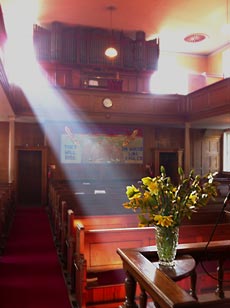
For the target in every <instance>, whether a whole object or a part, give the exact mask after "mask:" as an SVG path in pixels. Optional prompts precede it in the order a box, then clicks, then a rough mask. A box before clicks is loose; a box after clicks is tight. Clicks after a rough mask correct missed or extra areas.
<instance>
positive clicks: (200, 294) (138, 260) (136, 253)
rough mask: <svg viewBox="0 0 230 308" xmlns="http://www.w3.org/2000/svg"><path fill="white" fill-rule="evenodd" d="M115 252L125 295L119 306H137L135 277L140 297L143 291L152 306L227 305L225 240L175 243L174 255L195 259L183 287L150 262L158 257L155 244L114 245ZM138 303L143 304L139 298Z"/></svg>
mask: <svg viewBox="0 0 230 308" xmlns="http://www.w3.org/2000/svg"><path fill="white" fill-rule="evenodd" d="M118 254H119V255H120V257H121V258H122V260H123V265H124V269H125V271H126V272H127V281H126V288H127V297H126V301H125V303H124V305H123V306H122V308H128V307H137V304H136V302H135V299H134V295H135V281H137V282H139V284H140V287H141V289H142V297H143V294H144V296H145V292H147V293H148V294H149V295H150V297H151V298H152V300H153V302H154V304H155V306H156V307H208V308H217V307H229V305H230V291H229V287H230V271H229V270H228V269H230V268H229V267H228V269H227V267H225V266H229V264H230V262H229V260H230V241H229V240H224V241H213V242H210V243H209V245H208V244H207V242H199V243H190V244H180V245H179V246H178V250H177V257H180V256H182V255H190V256H192V257H193V258H194V259H195V262H196V267H195V271H194V272H193V273H192V275H191V277H190V280H191V284H190V286H189V288H188V289H187V290H186V287H185V284H183V281H180V282H178V283H175V282H174V281H172V280H171V279H169V277H167V276H166V275H165V274H164V272H162V271H161V270H160V269H159V268H156V267H155V266H154V265H153V262H154V261H156V260H157V259H158V258H157V251H156V247H155V246H152V247H144V248H140V249H118ZM215 263H216V264H217V265H216V266H215V265H214V264H215ZM151 266H152V269H151ZM205 277H206V278H205ZM207 277H209V278H207ZM166 278H167V279H166ZM186 279H187V278H186ZM178 285H179V288H178ZM204 289H206V290H204ZM159 290H160V292H159ZM185 291H187V292H186V293H185ZM141 300H142V299H141ZM140 307H141V308H144V307H147V306H146V305H145V304H144V305H143V304H142V301H140Z"/></svg>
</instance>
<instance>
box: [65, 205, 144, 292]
mask: <svg viewBox="0 0 230 308" xmlns="http://www.w3.org/2000/svg"><path fill="white" fill-rule="evenodd" d="M63 206H65V205H63ZM64 213H65V210H64V211H63V215H64ZM67 215H68V218H67V225H66V226H65V225H64V226H63V232H62V239H61V256H62V257H63V263H64V267H65V268H66V270H67V277H68V279H69V281H70V283H71V287H72V289H74V286H73V284H74V277H73V264H74V255H75V248H76V230H77V228H78V225H79V223H80V224H82V225H84V230H95V229H115V228H135V227H137V225H138V217H137V215H134V214H128V215H119V214H118V215H97V216H77V215H75V214H74V212H73V210H71V209H68V210H67ZM63 221H65V219H63Z"/></svg>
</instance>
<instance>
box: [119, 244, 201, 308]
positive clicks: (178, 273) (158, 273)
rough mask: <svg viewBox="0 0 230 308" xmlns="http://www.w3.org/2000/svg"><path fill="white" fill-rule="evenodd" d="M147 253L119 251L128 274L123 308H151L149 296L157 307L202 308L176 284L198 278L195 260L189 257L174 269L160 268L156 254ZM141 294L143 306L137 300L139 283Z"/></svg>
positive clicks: (178, 262) (129, 250) (141, 251)
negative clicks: (181, 280) (185, 279)
mask: <svg viewBox="0 0 230 308" xmlns="http://www.w3.org/2000/svg"><path fill="white" fill-rule="evenodd" d="M144 251H145V252H147V253H146V254H145V253H143V250H142V249H141V248H140V249H119V248H118V249H117V253H118V254H119V256H120V258H121V259H122V261H123V267H124V270H125V271H126V280H125V288H126V300H125V302H124V304H123V305H122V306H120V308H137V307H140V308H145V307H147V294H149V295H150V297H151V298H152V299H153V302H154V305H155V307H163V308H164V307H166V308H169V307H170V308H172V307H173V308H175V307H181V308H182V307H183V308H184V307H198V306H199V304H198V303H197V301H196V299H195V298H194V297H192V296H191V295H190V294H188V293H187V292H186V291H185V290H183V289H181V288H180V287H179V286H178V285H177V284H176V283H175V281H178V280H180V279H183V278H185V277H188V276H191V277H192V278H193V275H195V270H194V269H195V265H196V264H195V260H194V259H193V258H192V257H191V256H189V255H183V256H180V257H179V258H178V259H177V260H176V261H175V266H174V267H173V268H165V267H162V266H159V264H158V262H157V257H156V253H154V252H153V253H148V251H147V250H146V249H145V250H144ZM137 282H138V283H139V285H140V289H141V294H140V298H139V301H140V303H139V306H138V305H137V304H136V301H135V294H136V283H137Z"/></svg>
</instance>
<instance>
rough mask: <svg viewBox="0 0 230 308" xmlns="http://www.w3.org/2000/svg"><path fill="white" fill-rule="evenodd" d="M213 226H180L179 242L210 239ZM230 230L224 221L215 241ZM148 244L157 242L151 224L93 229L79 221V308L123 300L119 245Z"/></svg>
mask: <svg viewBox="0 0 230 308" xmlns="http://www.w3.org/2000/svg"><path fill="white" fill-rule="evenodd" d="M213 228H214V225H184V226H181V227H180V237H179V242H180V243H192V242H199V241H202V242H204V241H208V240H209V237H210V234H211V233H212V230H213ZM229 232H230V225H229V224H221V225H219V226H218V227H217V228H216V232H215V234H214V237H213V240H214V239H215V240H223V239H226V238H227V237H228V236H229ZM145 245H147V246H149V245H155V233H154V228H152V227H151V228H115V229H94V230H92V229H91V230H90V229H85V228H84V224H83V223H81V221H79V222H78V223H77V229H76V243H75V254H74V256H75V257H74V266H75V270H76V272H75V282H74V284H75V294H76V299H77V302H78V303H79V304H80V307H82V308H84V307H90V305H93V307H97V305H98V307H103V305H104V307H106V305H108V303H109V302H114V301H122V300H124V298H122V297H124V294H125V291H124V285H123V283H122V280H121V279H119V277H120V278H121V271H120V270H121V260H119V258H118V256H117V255H116V248H117V247H120V248H136V247H144V246H145ZM108 277H110V279H108ZM112 277H113V278H112ZM122 278H123V277H122ZM107 281H109V282H107ZM123 281H124V280H123ZM103 301H104V303H103Z"/></svg>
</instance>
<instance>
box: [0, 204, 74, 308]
mask: <svg viewBox="0 0 230 308" xmlns="http://www.w3.org/2000/svg"><path fill="white" fill-rule="evenodd" d="M0 307H1V308H14V307H15V308H70V307H71V305H70V301H69V296H68V291H67V288H66V285H65V281H64V278H63V275H62V270H61V265H60V263H59V260H58V256H57V253H56V248H55V246H54V243H53V238H52V233H51V228H50V224H49V219H48V215H47V213H46V210H45V209H44V208H17V209H16V213H15V218H14V221H13V224H12V227H11V231H10V235H9V239H8V241H7V245H6V249H5V252H4V254H3V255H2V256H0Z"/></svg>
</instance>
